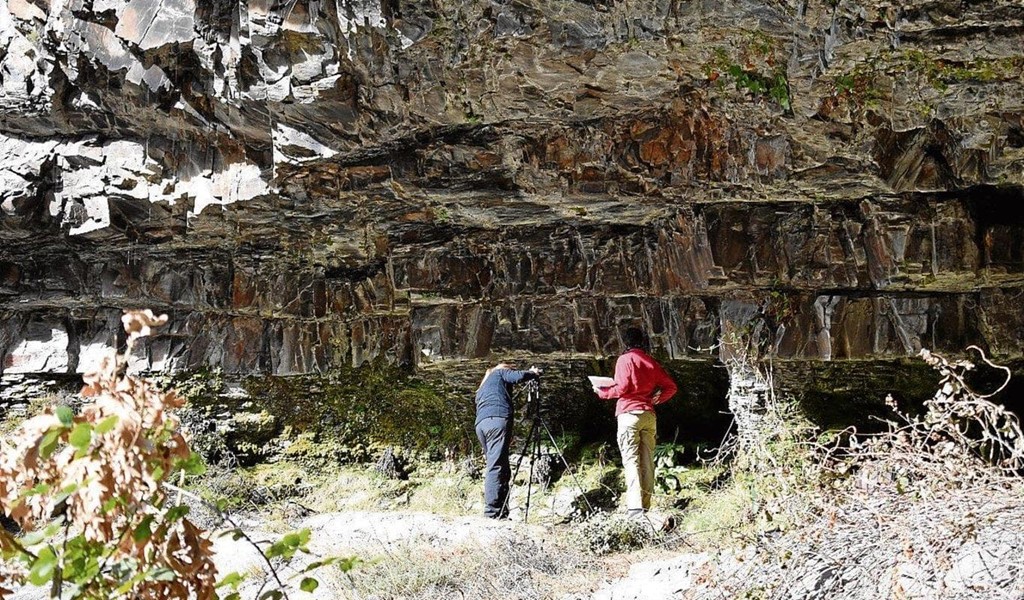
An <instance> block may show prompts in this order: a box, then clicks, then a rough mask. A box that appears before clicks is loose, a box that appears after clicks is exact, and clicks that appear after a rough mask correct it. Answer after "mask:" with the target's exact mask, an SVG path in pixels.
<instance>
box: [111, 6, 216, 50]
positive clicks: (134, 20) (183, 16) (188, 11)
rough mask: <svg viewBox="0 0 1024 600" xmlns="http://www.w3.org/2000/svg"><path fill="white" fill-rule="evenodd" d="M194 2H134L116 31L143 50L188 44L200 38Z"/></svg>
mask: <svg viewBox="0 0 1024 600" xmlns="http://www.w3.org/2000/svg"><path fill="white" fill-rule="evenodd" d="M195 14H196V5H195V2H194V1H193V0H131V2H129V3H128V6H127V7H126V8H125V9H124V10H123V11H122V12H121V14H120V18H119V19H118V22H117V28H116V29H114V33H116V34H117V35H118V36H119V37H121V38H123V39H125V40H128V41H129V42H132V43H134V44H137V45H138V46H139V47H140V48H142V49H143V50H149V49H152V48H159V47H161V46H165V45H167V44H173V43H177V42H188V41H191V40H193V39H195V37H196V31H195Z"/></svg>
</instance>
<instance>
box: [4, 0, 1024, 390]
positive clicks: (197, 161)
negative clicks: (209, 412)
mask: <svg viewBox="0 0 1024 600" xmlns="http://www.w3.org/2000/svg"><path fill="white" fill-rule="evenodd" d="M1022 32H1024V7H1022V6H1021V5H1020V4H1019V3H1017V2H1012V1H1009V0H998V1H997V0H990V1H982V2H972V3H962V2H946V1H942V0H914V1H912V2H898V3H891V2H884V1H880V0H861V1H853V0H839V1H838V2H827V3H826V2H804V1H799V2H797V1H788V2H757V1H753V0H727V1H724V2H681V1H674V0H640V1H637V2H576V1H572V0H561V1H556V2H515V3H510V2H499V1H493V2H490V1H472V2H465V3H463V2H455V3H447V4H446V3H444V2H431V3H428V2H418V1H406V0H380V1H372V0H351V1H347V0H338V1H336V2H335V1H330V2H323V1H314V0H308V1H306V0H289V1H287V2H277V1H273V0H250V1H244V0H237V1H231V2H228V1H226V0H214V1H210V2H195V1H193V0H174V1H169V0H164V1H162V2H158V1H157V0H12V1H10V2H7V3H5V5H4V6H0V48H2V51H0V209H2V210H0V317H2V318H0V356H2V361H0V365H2V367H0V368H2V370H3V372H4V373H6V374H23V373H76V372H83V371H84V370H87V369H88V368H89V367H90V365H91V364H92V362H94V361H95V360H96V357H97V355H98V350H99V349H100V348H102V347H104V346H107V345H111V344H116V343H117V341H118V340H117V337H118V333H117V332H118V330H119V325H118V322H119V321H118V316H119V314H120V311H121V310H122V309H123V308H127V307H138V306H145V307H151V308H153V309H155V310H159V311H165V312H167V313H168V314H170V315H171V323H170V325H169V328H168V330H167V332H166V335H163V336H162V337H160V338H158V339H155V340H154V341H153V343H152V344H151V345H150V346H149V347H148V348H147V349H145V350H144V351H141V352H140V353H139V355H138V356H137V357H136V358H137V364H136V366H138V367H140V368H146V369H153V370H182V369H196V368H202V367H214V368H219V369H222V370H223V371H224V372H227V373H234V374H240V375H241V374H252V373H262V374H273V375H285V374H299V373H320V372H326V371H330V370H332V369H336V368H339V367H341V366H351V365H358V364H361V363H363V362H365V361H370V360H375V359H381V360H386V361H390V362H399V363H404V364H409V365H415V366H417V367H420V368H423V367H427V366H429V365H439V364H440V365H448V366H446V367H445V368H458V365H467V364H471V365H473V366H474V368H475V366H476V364H477V363H476V362H472V363H466V362H464V361H466V360H467V359H474V360H476V361H479V362H480V364H483V362H485V361H489V360H493V359H495V358H498V357H504V356H526V355H529V356H531V357H534V358H533V359H535V360H548V361H552V362H555V361H559V360H564V359H581V358H585V357H593V356H608V355H612V354H614V353H616V352H617V351H618V343H617V339H616V331H617V330H618V329H619V328H620V327H621V326H623V325H624V324H639V325H642V326H643V327H645V328H646V329H647V330H648V331H650V333H651V335H652V340H653V342H654V346H655V347H656V348H657V349H658V351H659V352H661V353H662V354H663V355H665V356H666V357H667V358H669V359H672V360H688V359H695V360H707V359H708V357H709V356H710V355H715V353H719V352H724V353H725V354H721V355H719V358H722V359H723V360H725V362H729V360H731V359H732V358H733V356H732V355H731V354H730V352H731V350H729V349H728V346H729V344H728V343H727V344H726V346H725V347H726V350H722V349H721V348H722V346H720V342H721V341H722V340H723V339H725V341H726V342H729V341H730V340H731V339H733V338H735V339H741V340H742V338H743V337H744V336H748V335H749V334H750V333H751V332H752V331H754V330H755V329H756V330H757V331H758V335H761V336H762V337H763V341H764V342H765V344H762V346H761V348H762V350H763V349H764V348H767V349H769V350H770V351H771V352H773V353H775V354H777V355H778V356H779V357H782V358H793V359H800V360H814V361H819V360H824V361H836V360H843V359H889V358H896V357H902V356H908V355H913V354H914V353H916V352H917V350H919V349H920V348H921V347H928V348H932V349H936V350H939V351H948V352H956V351H960V350H962V349H963V348H964V347H965V346H966V345H968V344H978V345H980V346H982V347H984V348H986V349H987V350H989V351H991V352H993V353H995V354H997V355H1002V356H1020V355H1021V354H1022V351H1024V303H1022V302H1021V298H1022V297H1024V296H1022V294H1024V211H1022V202H1024V92H1022V89H1024V88H1022V86H1021V84H1022V83H1024V55H1022V49H1021V43H1020V42H1021V40H1022ZM755 325H756V326H755ZM744 343H745V342H744ZM709 349H711V350H710V354H709ZM452 365H455V367H452Z"/></svg>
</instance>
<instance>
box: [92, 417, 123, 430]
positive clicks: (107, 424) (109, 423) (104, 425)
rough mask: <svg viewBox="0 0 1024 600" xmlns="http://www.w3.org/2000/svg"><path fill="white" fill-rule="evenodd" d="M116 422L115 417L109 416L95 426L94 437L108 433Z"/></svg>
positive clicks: (116, 418)
mask: <svg viewBox="0 0 1024 600" xmlns="http://www.w3.org/2000/svg"><path fill="white" fill-rule="evenodd" d="M117 421H118V417H117V415H111V416H109V417H107V418H106V419H103V420H102V421H100V422H99V424H97V425H96V435H103V434H104V433H108V432H110V430H112V429H113V428H114V425H117Z"/></svg>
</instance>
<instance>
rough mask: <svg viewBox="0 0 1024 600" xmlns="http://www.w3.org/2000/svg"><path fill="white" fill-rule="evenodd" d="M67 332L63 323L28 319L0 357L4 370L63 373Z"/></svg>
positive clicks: (66, 362) (65, 367) (65, 359)
mask: <svg viewBox="0 0 1024 600" xmlns="http://www.w3.org/2000/svg"><path fill="white" fill-rule="evenodd" d="M67 370H68V333H67V331H65V330H64V328H63V327H58V326H53V325H49V324H46V323H31V324H29V325H28V327H27V328H26V332H25V336H24V337H23V338H22V339H21V340H20V341H19V342H18V343H17V344H16V345H15V346H14V349H13V350H11V351H10V352H9V353H8V354H7V356H6V357H5V359H4V372H5V373H66V372H67Z"/></svg>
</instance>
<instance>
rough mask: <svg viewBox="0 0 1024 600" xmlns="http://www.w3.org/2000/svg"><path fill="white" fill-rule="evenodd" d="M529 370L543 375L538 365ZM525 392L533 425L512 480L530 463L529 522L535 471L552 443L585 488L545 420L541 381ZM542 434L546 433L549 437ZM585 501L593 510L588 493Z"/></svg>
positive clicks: (528, 417) (526, 518)
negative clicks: (525, 463)
mask: <svg viewBox="0 0 1024 600" xmlns="http://www.w3.org/2000/svg"><path fill="white" fill-rule="evenodd" d="M529 370H530V371H532V372H534V373H536V374H538V375H540V374H541V373H543V370H542V369H539V368H537V367H536V366H531V367H530V369H529ZM523 389H524V392H523V393H525V394H526V400H525V402H524V403H523V404H524V405H525V410H524V418H525V420H526V421H527V422H528V423H529V424H530V426H529V431H528V433H527V434H526V438H525V440H524V441H523V446H522V450H521V451H520V452H519V458H518V460H517V461H516V466H515V470H514V473H513V475H512V479H511V481H515V480H516V477H517V476H518V474H519V469H520V467H521V466H522V464H523V459H528V461H529V470H530V472H529V476H528V478H527V479H526V503H525V507H524V516H523V520H524V521H525V522H529V519H530V500H531V496H532V494H533V483H534V481H535V479H536V478H535V477H534V475H535V473H534V470H535V469H536V468H537V467H538V465H540V464H541V457H542V456H543V455H544V454H546V453H545V452H544V451H543V448H542V446H543V445H544V444H545V443H546V442H547V441H549V442H550V446H551V449H552V451H553V452H552V454H553V455H554V456H556V457H558V459H559V461H560V462H561V464H562V465H564V466H565V470H566V472H568V473H569V474H570V475H571V476H572V478H573V481H574V482H575V483H576V487H577V488H579V490H580V492H581V493H582V492H583V486H581V485H580V482H579V480H578V479H577V478H576V473H575V472H573V470H572V467H570V466H569V462H568V461H567V460H566V458H565V454H564V453H563V452H562V450H561V448H559V446H558V441H557V440H556V439H555V436H554V434H553V433H552V432H551V428H550V427H548V424H547V422H545V421H544V416H543V411H544V408H545V406H544V402H542V400H541V393H540V379H539V378H537V379H531V380H530V381H527V382H526V385H525V386H524V388H523ZM543 434H547V435H546V437H545V436H544V435H543ZM550 470H551V465H548V471H549V472H550ZM510 498H511V494H510V495H509V496H507V497H506V498H505V502H506V506H507V503H508V501H509V499H510ZM583 500H584V501H585V502H586V503H587V506H588V508H589V509H590V510H593V507H592V506H590V500H588V499H587V497H586V494H584V495H583Z"/></svg>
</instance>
